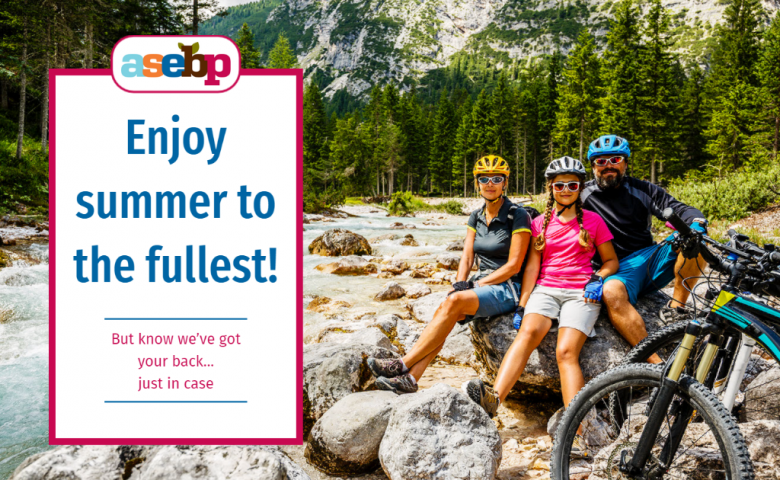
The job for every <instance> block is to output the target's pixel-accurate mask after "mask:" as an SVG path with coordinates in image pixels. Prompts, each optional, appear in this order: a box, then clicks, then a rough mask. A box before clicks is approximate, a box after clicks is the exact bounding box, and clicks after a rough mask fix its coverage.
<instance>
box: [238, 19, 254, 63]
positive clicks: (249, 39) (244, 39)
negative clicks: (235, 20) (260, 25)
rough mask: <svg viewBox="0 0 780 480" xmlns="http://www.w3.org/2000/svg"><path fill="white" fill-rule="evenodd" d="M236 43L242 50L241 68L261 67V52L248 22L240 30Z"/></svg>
mask: <svg viewBox="0 0 780 480" xmlns="http://www.w3.org/2000/svg"><path fill="white" fill-rule="evenodd" d="M236 44H237V45H238V50H239V52H241V68H260V52H259V51H258V50H257V49H256V48H255V35H254V34H253V33H252V30H251V29H250V28H249V25H247V24H246V22H244V24H243V25H242V26H241V28H240V29H239V30H238V39H237V40H236Z"/></svg>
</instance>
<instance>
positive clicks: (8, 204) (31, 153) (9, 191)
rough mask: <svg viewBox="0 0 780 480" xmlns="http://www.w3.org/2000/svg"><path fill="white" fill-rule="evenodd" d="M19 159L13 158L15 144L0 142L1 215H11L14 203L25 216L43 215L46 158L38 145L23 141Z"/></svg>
mask: <svg viewBox="0 0 780 480" xmlns="http://www.w3.org/2000/svg"><path fill="white" fill-rule="evenodd" d="M24 142H25V143H24V149H23V151H22V158H21V159H20V160H17V159H16V141H13V142H11V141H8V140H2V141H0V212H1V213H6V212H13V211H15V210H16V204H17V203H21V204H24V205H26V206H28V207H31V211H29V212H28V213H31V214H33V213H40V214H45V213H47V212H48V202H49V156H48V154H47V153H46V152H41V144H40V142H36V141H33V140H32V139H30V138H25V139H24Z"/></svg>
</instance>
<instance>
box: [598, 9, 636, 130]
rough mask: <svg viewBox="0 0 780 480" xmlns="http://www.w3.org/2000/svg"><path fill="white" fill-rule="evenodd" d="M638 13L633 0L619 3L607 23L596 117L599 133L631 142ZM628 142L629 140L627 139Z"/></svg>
mask: <svg viewBox="0 0 780 480" xmlns="http://www.w3.org/2000/svg"><path fill="white" fill-rule="evenodd" d="M639 16H640V13H639V9H638V8H637V7H636V6H635V3H634V0H622V1H621V2H620V3H618V4H617V7H616V8H615V18H614V19H613V20H610V22H609V23H610V29H609V33H607V48H606V50H605V51H604V59H603V65H602V66H603V68H602V70H601V72H602V79H603V82H604V94H603V97H602V99H601V100H602V101H601V108H600V111H599V117H600V118H601V119H602V125H601V127H602V129H601V131H602V133H605V134H606V133H609V134H614V135H620V136H622V137H626V138H629V139H631V140H633V139H634V133H635V131H636V122H635V119H636V109H637V97H638V91H637V90H638V88H639V84H638V82H637V75H638V72H639V67H640V64H639V58H638V55H639V51H640V33H639V27H640V19H639ZM629 141H630V140H629Z"/></svg>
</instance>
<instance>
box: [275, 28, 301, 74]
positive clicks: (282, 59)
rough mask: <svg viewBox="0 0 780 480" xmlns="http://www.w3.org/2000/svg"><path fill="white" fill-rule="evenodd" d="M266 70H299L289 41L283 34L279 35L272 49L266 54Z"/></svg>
mask: <svg viewBox="0 0 780 480" xmlns="http://www.w3.org/2000/svg"><path fill="white" fill-rule="evenodd" d="M268 68H299V67H298V59H297V58H296V57H295V54H294V53H293V50H292V48H291V47H290V41H289V40H288V39H287V37H285V36H284V34H283V33H280V34H279V38H278V39H277V40H276V43H275V44H274V48H272V49H271V51H270V52H269V53H268Z"/></svg>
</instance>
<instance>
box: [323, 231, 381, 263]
mask: <svg viewBox="0 0 780 480" xmlns="http://www.w3.org/2000/svg"><path fill="white" fill-rule="evenodd" d="M309 253H311V254H312V255H323V256H326V257H343V256H347V255H371V245H369V244H368V240H366V239H365V237H363V236H362V235H358V234H357V233H352V232H350V231H349V230H344V229H342V228H334V229H333V230H328V231H327V232H325V233H323V234H322V235H320V236H319V237H317V238H315V239H314V241H312V242H311V243H310V244H309Z"/></svg>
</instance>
